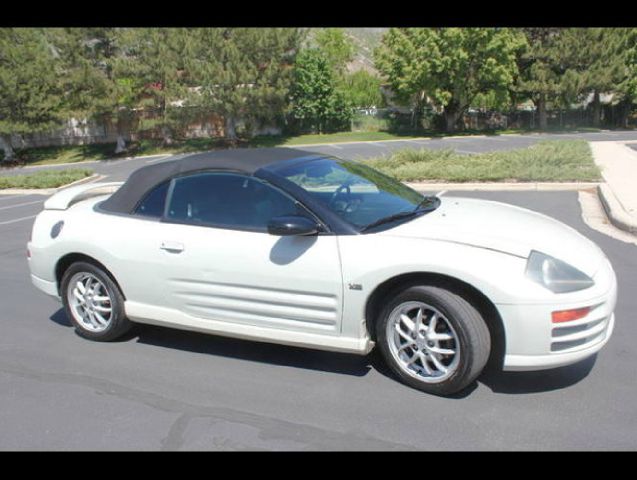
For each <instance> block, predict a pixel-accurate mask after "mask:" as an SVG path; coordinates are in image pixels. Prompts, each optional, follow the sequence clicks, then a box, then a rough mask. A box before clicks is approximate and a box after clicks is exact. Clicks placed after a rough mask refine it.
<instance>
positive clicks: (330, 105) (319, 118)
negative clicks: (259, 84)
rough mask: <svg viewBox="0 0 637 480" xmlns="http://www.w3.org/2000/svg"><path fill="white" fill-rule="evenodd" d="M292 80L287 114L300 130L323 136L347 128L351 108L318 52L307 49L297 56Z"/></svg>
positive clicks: (324, 59)
mask: <svg viewBox="0 0 637 480" xmlns="http://www.w3.org/2000/svg"><path fill="white" fill-rule="evenodd" d="M294 78H295V81H294V86H293V88H292V108H291V112H292V116H293V117H294V119H296V120H297V121H298V122H299V123H300V124H301V126H302V129H305V128H311V129H314V130H315V131H318V132H319V133H323V132H328V131H335V130H341V129H345V128H347V127H348V126H349V123H350V121H351V118H352V109H351V107H350V105H349V104H348V102H347V100H346V99H345V96H344V95H343V93H342V91H341V90H340V89H339V88H338V87H337V82H336V79H335V78H334V74H333V72H332V69H331V67H330V65H329V62H328V60H327V58H326V57H325V55H324V54H323V53H322V52H321V51H320V50H318V49H314V48H311V49H307V50H303V51H301V52H300V53H299V55H298V57H297V59H296V65H295V68H294Z"/></svg>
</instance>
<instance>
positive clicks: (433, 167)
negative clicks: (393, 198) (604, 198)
mask: <svg viewBox="0 0 637 480" xmlns="http://www.w3.org/2000/svg"><path fill="white" fill-rule="evenodd" d="M367 162H368V163H369V165H370V166H372V167H374V168H377V169H378V170H381V171H382V172H384V173H386V174H388V175H391V176H392V177H395V178H397V179H399V180H401V181H412V182H413V181H440V182H497V181H502V182H504V181H519V182H536V181H546V182H565V181H597V180H599V179H600V171H599V168H598V167H597V166H596V165H595V163H594V161H593V156H592V154H591V150H590V147H589V145H588V142H586V141H584V140H548V141H543V142H538V143H537V144H535V145H532V146H531V147H528V148H521V149H516V150H506V151H499V152H489V153H480V154H473V155H462V154H459V153H456V152H454V151H453V150H427V149H421V150H413V149H407V150H399V151H397V152H394V153H393V154H391V155H389V156H387V157H379V158H373V159H369V160H367Z"/></svg>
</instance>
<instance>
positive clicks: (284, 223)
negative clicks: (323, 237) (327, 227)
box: [268, 215, 320, 236]
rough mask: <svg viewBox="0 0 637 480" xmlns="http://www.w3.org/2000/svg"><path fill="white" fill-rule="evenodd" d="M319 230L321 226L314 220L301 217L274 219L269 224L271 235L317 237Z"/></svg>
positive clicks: (292, 216) (287, 216) (291, 216)
mask: <svg viewBox="0 0 637 480" xmlns="http://www.w3.org/2000/svg"><path fill="white" fill-rule="evenodd" d="M319 229H320V227H319V225H317V223H316V222H315V221H314V220H312V219H309V218H307V217H303V216H301V215H285V216H281V217H274V218H273V219H272V220H270V223H268V233H269V234H270V235H279V236H286V235H316V234H317V233H318V232H319Z"/></svg>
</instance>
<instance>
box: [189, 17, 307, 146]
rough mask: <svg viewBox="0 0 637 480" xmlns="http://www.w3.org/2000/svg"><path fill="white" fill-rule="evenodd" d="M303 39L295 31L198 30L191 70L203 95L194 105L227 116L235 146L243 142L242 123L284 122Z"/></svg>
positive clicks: (227, 132)
mask: <svg viewBox="0 0 637 480" xmlns="http://www.w3.org/2000/svg"><path fill="white" fill-rule="evenodd" d="M303 34H304V33H303V31H301V30H300V29H293V28H204V29H196V30H194V31H193V35H194V38H195V40H194V44H195V46H194V54H193V57H192V59H191V60H190V62H189V68H190V69H191V71H192V74H193V78H194V82H195V83H196V85H197V91H196V94H194V95H192V96H191V97H190V101H191V102H192V103H193V105H197V106H199V107H200V109H203V110H204V111H206V112H211V113H215V114H218V115H221V116H222V117H223V118H224V122H225V135H226V138H228V139H229V140H231V141H234V140H235V139H236V138H237V131H236V125H237V121H238V120H239V119H241V120H243V121H244V122H246V123H247V124H250V125H256V124H258V123H260V122H264V121H271V120H275V119H279V118H280V117H282V116H283V114H284V111H285V109H286V107H287V102H288V96H289V89H290V86H291V82H292V65H293V63H294V59H295V56H296V53H297V51H298V49H299V45H300V43H301V40H302V38H303Z"/></svg>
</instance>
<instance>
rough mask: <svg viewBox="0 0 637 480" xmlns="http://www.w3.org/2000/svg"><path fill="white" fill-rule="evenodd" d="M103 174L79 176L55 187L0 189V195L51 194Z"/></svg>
mask: <svg viewBox="0 0 637 480" xmlns="http://www.w3.org/2000/svg"><path fill="white" fill-rule="evenodd" d="M104 177H105V176H104V175H98V174H97V173H94V174H93V175H91V176H90V177H86V178H80V179H79V180H76V181H74V182H71V183H67V184H66V185H62V186H61V187H57V188H6V189H4V190H0V195H53V194H54V193H57V192H59V191H61V190H64V189H65V188H69V187H74V186H76V185H82V184H84V183H91V182H94V181H96V180H100V179H102V178H104Z"/></svg>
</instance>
